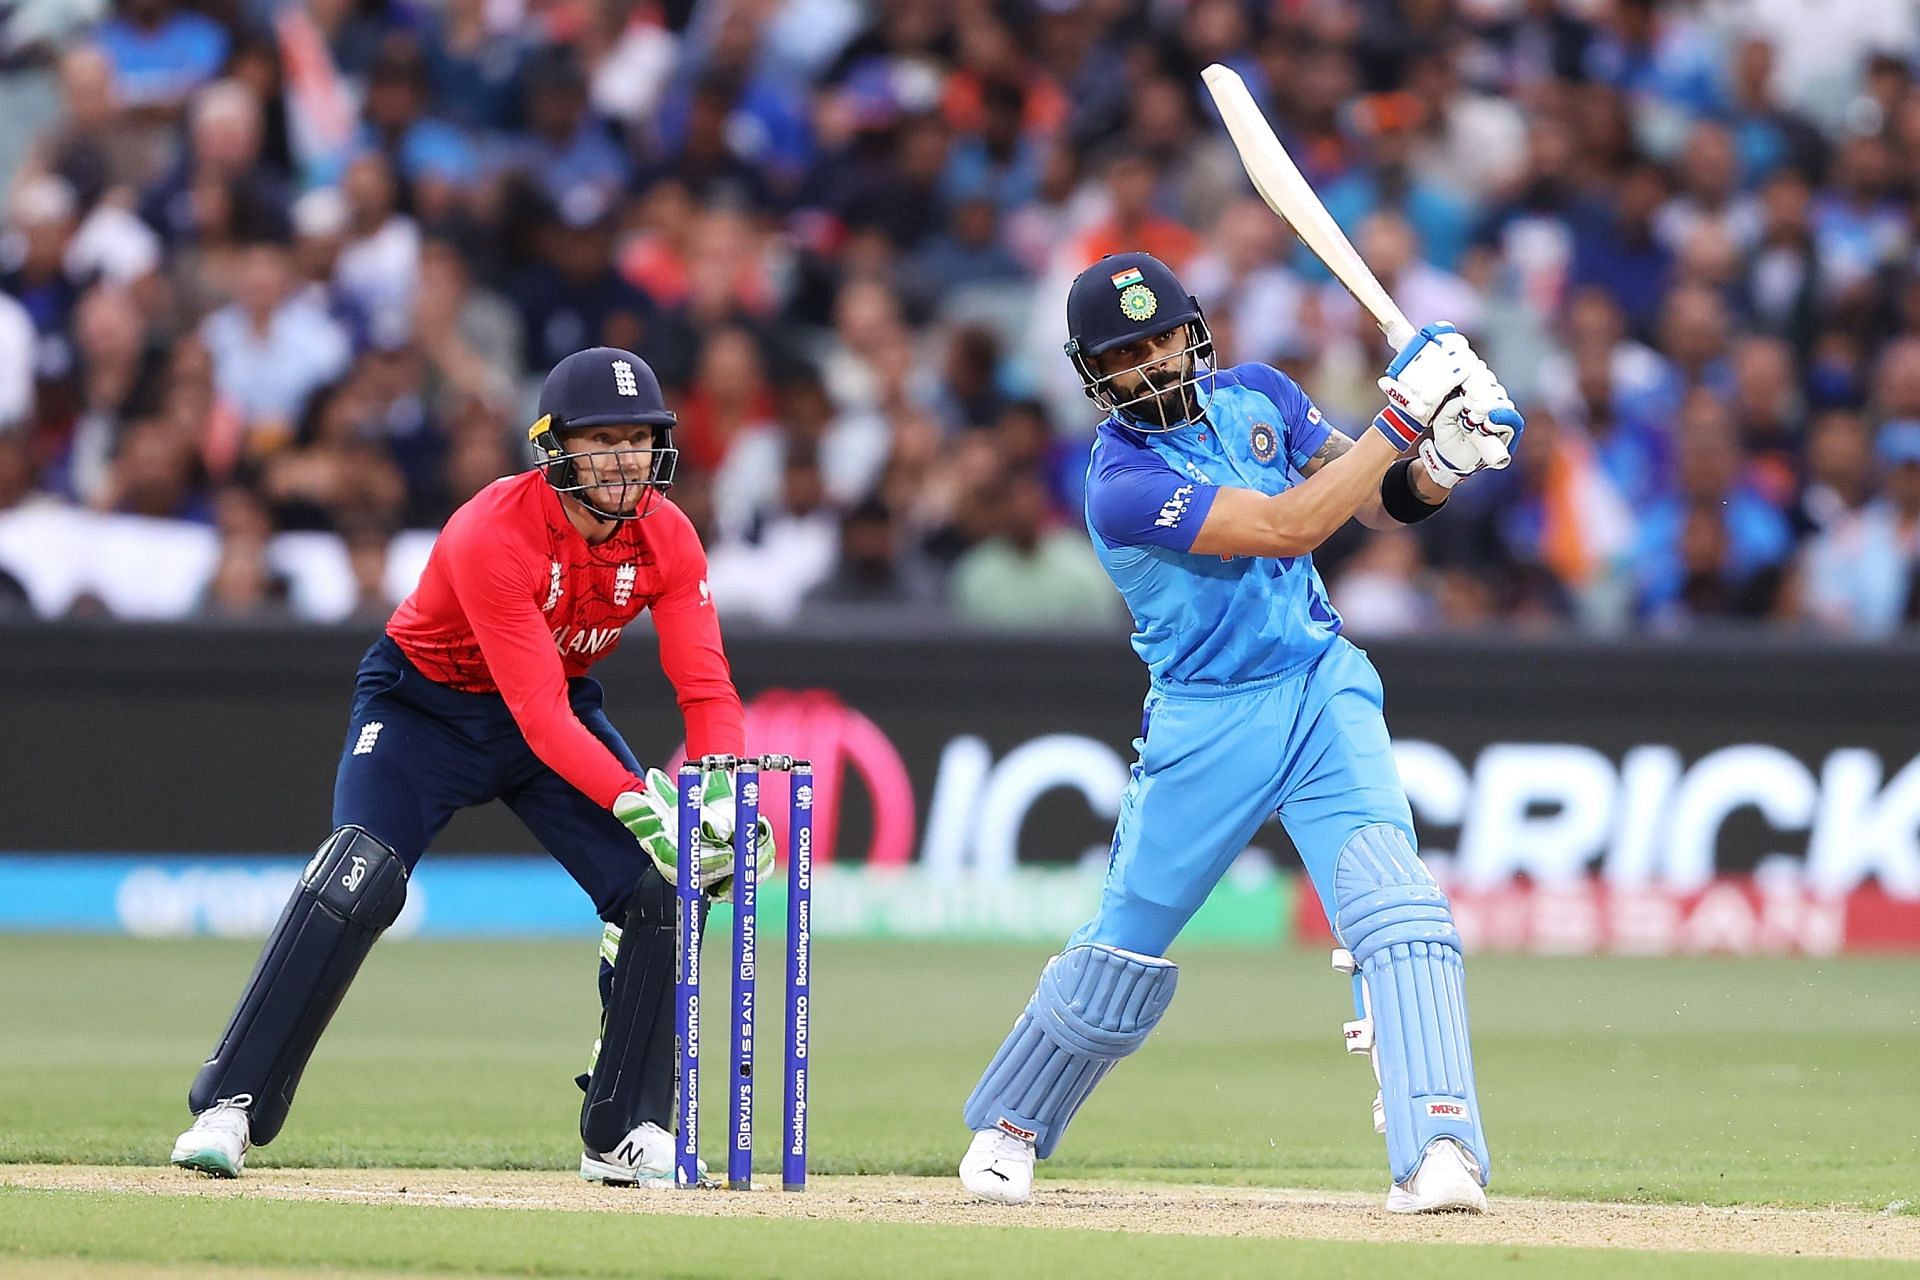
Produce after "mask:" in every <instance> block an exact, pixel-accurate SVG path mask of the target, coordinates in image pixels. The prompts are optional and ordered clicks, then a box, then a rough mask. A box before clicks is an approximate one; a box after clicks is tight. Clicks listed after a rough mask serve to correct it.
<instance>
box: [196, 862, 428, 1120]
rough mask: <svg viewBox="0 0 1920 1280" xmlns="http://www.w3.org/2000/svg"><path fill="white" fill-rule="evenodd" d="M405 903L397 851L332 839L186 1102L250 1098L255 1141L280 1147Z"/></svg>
mask: <svg viewBox="0 0 1920 1280" xmlns="http://www.w3.org/2000/svg"><path fill="white" fill-rule="evenodd" d="M406 901H407V866H406V863H405V862H403V861H402V860H401V858H400V856H399V855H398V854H396V853H394V852H393V850H391V849H389V848H387V846H386V845H384V844H382V843H380V841H378V840H376V839H374V838H373V836H371V835H369V834H368V833H367V832H365V831H363V830H362V829H360V828H359V827H342V828H340V829H339V830H338V831H336V832H334V833H333V834H332V835H330V836H328V837H327V840H326V843H324V844H322V845H321V846H320V849H319V852H317V853H315V854H314V855H313V860H312V861H311V862H309V863H307V869H306V871H305V872H304V873H303V874H302V875H301V877H300V885H299V887H298V888H296V889H295V890H294V891H293V896H292V897H291V898H289V899H288V900H287V905H286V908H285V909H284V910H282V911H281V913H280V919H279V921H278V923H276V924H275V925H274V926H273V932H272V934H270V935H269V936H268V938H267V944H266V946H265V947H264V948H262V949H261V952H260V959H259V961H258V963H256V964H255V965H254V967H253V976H252V977H251V978H250V979H248V981H247V987H246V990H245V991H244V992H243V993H242V994H241V996H240V1003H239V1004H238V1005H236V1006H235V1007H234V1011H233V1017H232V1018H231V1019H230V1020H229V1021H228V1022H227V1029H226V1031H225V1033H223V1034H222V1035H221V1037H220V1044H219V1046H218V1047H217V1048H216V1049H214V1051H213V1056H212V1057H210V1058H208V1059H207V1061H206V1063H205V1065H203V1066H202V1067H201V1068H200V1073H199V1075H197V1076H195V1077H194V1081H193V1088H192V1090H191V1091H190V1092H189V1093H188V1095H187V1102H188V1104H189V1105H190V1106H191V1107H192V1108H193V1109H194V1110H195V1111H196V1112H197V1111H204V1110H205V1109H206V1108H208V1107H210V1106H212V1105H213V1104H214V1103H215V1102H216V1101H218V1100H220V1099H222V1098H232V1097H238V1096H241V1095H249V1096H251V1097H252V1098H253V1104H252V1106H251V1107H249V1108H248V1119H249V1122H250V1123H249V1127H250V1136H251V1138H252V1140H253V1142H254V1143H255V1144H256V1145H261V1146H264V1145H265V1144H266V1143H269V1142H271V1141H273V1139H274V1137H275V1136H276V1135H277V1134H278V1133H279V1132H280V1126H281V1125H282V1124H283V1123H285V1121H286V1118H287V1109H288V1108H289V1107H290V1106H292V1105H293V1093H294V1090H295V1089H297V1088H299V1086H300V1073H301V1072H303V1071H305V1070H306V1067H307V1059H308V1058H310V1057H312V1056H313V1047H314V1045H315V1044H317V1043H318V1042H319V1040H320V1033H321V1032H323V1031H325V1030H326V1028H327V1023H328V1022H329V1021H331V1020H332V1018H333V1012H334V1010H335V1009H338V1008H339V1007H340V1000H341V997H343V996H345V995H346V993H347V987H348V985H349V984H351V983H352V982H353V977H354V975H355V974H356V973H358V972H359V971H360V965H361V962H362V961H364V960H365V959H366V958H367V952H368V951H370V950H372V949H373V943H374V940H375V939H376V938H378V937H379V936H380V935H381V934H382V933H384V932H385V931H386V930H387V928H388V927H389V926H391V925H392V924H393V922H394V921H395V920H396V919H398V918H399V916H400V909H401V907H403V906H405V905H406Z"/></svg>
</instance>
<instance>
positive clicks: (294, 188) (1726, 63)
mask: <svg viewBox="0 0 1920 1280" xmlns="http://www.w3.org/2000/svg"><path fill="white" fill-rule="evenodd" d="M1916 58H1920V22H1917V21H1916V13H1915V6H1914V5H1913V4H1911V3H1908V2H1907V0H1825V2H1824V3H1819V4H1810V3H1803V2H1800V0H1702V2H1701V3H1685V2H1680V0H1672V2H1669V0H1661V2H1659V3H1655V2H1653V0H1269V2H1265V3H1252V2H1242V0H947V2H946V3H940V4H932V3H925V2H924V0H866V2H862V0H306V2H305V3H292V2H290V0H289V2H286V3H281V2H277V0H112V2H109V0H40V2H39V3H35V4H29V5H24V6H14V7H11V8H8V7H0V60H4V61H3V62H0V65H3V66H4V68H5V70H4V71H3V72H0V77H4V78H5V79H7V80H9V81H11V82H12V83H11V86H10V90H9V94H8V97H7V107H8V110H9V111H10V112H12V113H15V114H16V122H15V123H14V124H13V125H11V126H10V128H11V129H12V130H14V131H16V132H21V136H22V139H23V141H28V142H29V145H27V146H26V147H25V148H24V150H23V151H22V153H21V154H20V155H18V157H17V163H16V164H15V165H14V169H13V172H12V174H11V178H10V181H9V182H8V185H7V194H6V200H5V208H4V237H3V238H0V612H4V611H6V610H7V608H8V607H9V605H11V607H12V608H14V609H17V610H21V611H28V612H35V613H39V614H42V615H52V616H66V615H71V614H88V613H107V614H117V615H122V616H142V617H149V616H192V615H210V616H232V617H273V616H281V615H288V616H296V617H306V618H318V619H340V618H349V617H354V618H374V617H379V616H384V613H385V611H386V610H388V609H390V608H391V606H392V604H393V603H394V601H395V600H396V599H397V598H398V596H399V595H400V594H403V593H404V592H405V591H406V589H407V587H408V585H409V584H410V583H411V581H412V579H413V576H414V575H417V573H418V569H419V564H420V562H421V557H422V556H423V555H424V551H425V547H426V546H427V545H428V543H429V542H430V533H429V532H425V531H430V530H432V529H433V528H434V527H436V526H437V525H438V523H439V522H441V521H442V520H444V518H445V517H446V516H447V514H448V513H449V512H450V511H452V510H453V509H454V507H456V506H457V505H458V504H459V503H461V502H462V501H464V500H465V499H466V498H467V497H469V496H470V495H471V494H473V493H474V492H476V491H477V490H478V489H479V488H481V487H482V486H484V485H485V484H487V483H488V482H489V481H491V480H493V479H494V478H496V477H498V476H501V475H504V474H507V473H510V472H512V471H516V470H519V469H521V468H523V467H525V466H526V465H527V463H528V455H527V452H526V441H525V426H526V423H527V421H528V420H529V418H530V412H531V405H532V400H533V397H534V394H535V392H536V391H537V388H538V384H539V379H540V376H541V375H542V374H543V373H544V372H545V370H546V369H547V368H548V367H550V366H551V365H552V364H553V363H554V362H556V361H557V360H559V359H560V358H561V357H562V356H564V355H566V354H567V353H569V352H571V351H573V350H575V349H578V348H580V347H583V346H588V345H593V344H595V343H605V344H608V345H615V346H622V347H627V348H630V349H633V350H635V351H638V352H639V353H640V354H641V355H643V356H644V357H645V358H646V359H647V360H648V361H650V362H651V363H652V364H653V366H654V367H655V369H656V370H657V371H658V372H659V374H660V376H661V380H662V382H663V384H664V385H665V386H666V387H667V389H668V395H669V402H670V403H671V404H672V405H673V406H674V407H675V408H676V409H677V410H678V412H679V414H680V421H681V428H680V431H679V440H678V443H679V444H680V446H681V449H682V458H681V466H680V471H679V476H680V478H679V480H678V481H677V482H676V484H675V487H674V493H673V497H674V499H675V500H676V501H677V502H679V503H680V504H681V505H682V506H683V507H684V508H685V509H686V510H687V511H688V513H689V515H691V516H692V518H693V519H694V521H695V523H696V524H697V525H698V527H699V528H700V530H701V532H702V534H703V535H704V537H705V539H706V541H707V545H708V547H709V550H710V554H711V559H712V567H713V578H712V580H713V587H714V592H715V595H716V598H717V599H718V600H719V601H720V603H721V607H722V609H723V611H724V612H725V613H726V615H727V616H728V617H729V618H730V619H735V620H745V619H753V620H756V621H759V622H762V623H765V624H767V625H774V626H780V625H788V624H793V623H796V622H798V623H803V624H804V623H807V622H809V621H816V622H821V623H823V624H824V625H834V622H835V620H836V619H842V620H846V621H847V624H848V625H857V624H858V622H859V620H860V619H863V618H868V617H871V616H872V615H873V614H874V613H875V611H888V612H895V611H899V610H902V609H906V610H913V611H919V612H920V613H921V614H923V615H924V616H926V617H929V618H938V619H946V618H952V619H956V620H959V621H961V622H964V623H969V624H974V625H981V626H989V627H1001V628H1009V629H1022V628H1049V627H1066V626H1106V627H1112V628H1118V627H1121V626H1123V625H1124V622H1123V618H1124V614H1123V610H1122V607H1121V604H1120V601H1119V599H1118V597H1117V595H1116V594H1115V593H1114V592H1113V590H1112V589H1111V587H1110V586H1109V585H1108V584H1107V583H1106V581H1105V579H1104V577H1103V575H1102V574H1101V572H1100V570H1099V568H1098V566H1097V564H1096V563H1095V562H1094V560H1093V558H1092V555H1091V552H1090V549H1089V547H1088V546H1087V540H1086V534H1085V531H1084V528H1083V526H1082V523H1081V515H1080V504H1081V491H1082V487H1083V485H1084V477H1083V471H1084V465H1085V454H1086V447H1087V443H1088V441H1089V439H1090V438H1091V434H1092V428H1093V426H1094V425H1095V423H1096V421H1097V420H1098V417H1099V416H1100V415H1099V413H1098V411H1097V410H1095V409H1094V408H1093V407H1092V406H1091V405H1090V404H1089V403H1088V402H1087V401H1086V400H1085V399H1084V397H1083V396H1082V394H1081V390H1080V387H1079V384H1078V381H1077V379H1076V378H1075V376H1074V374H1073V371H1072V368H1071V367H1070V365H1069V363H1068V362H1067V360H1066V359H1065V358H1064V357H1063V356H1062V355H1061V353H1060V343H1061V341H1062V340H1063V339H1064V336H1065V334H1064V321H1063V317H1062V315H1061V307H1062V300H1063V298H1064V295H1065V288H1066V284H1067V282H1068V281H1069V280H1070V279H1071V278H1072V276H1073V275H1074V274H1075V273H1076V272H1077V271H1078V270H1079V269H1080V268H1081V267H1083V266H1085V265H1086V264H1087V263H1088V262H1090V261H1091V260H1092V259H1094V258H1096V257H1098V256H1099V255H1100V254H1102V253H1107V252H1114V251H1118V250H1122V249H1129V248H1144V249H1148V250H1150V251H1152V252H1154V253H1156V254H1158V255H1159V256H1160V257H1162V258H1163V259H1165V260H1166V261H1167V262H1169V263H1170V264H1171V265H1172V266H1173V267H1174V268H1175V270H1176V271H1178V272H1180V273H1181V274H1182V276H1183V279H1184V280H1185V281H1186V282H1187V283H1188V285H1189V287H1190V288H1191V289H1192V290H1193V291H1194V292H1195V293H1196V294H1197V295H1198V296H1199V298H1200V300H1201V302H1202V304H1203V305H1204V306H1205V307H1206V309H1207V312H1208V315H1209V319H1210V320H1211V322H1212V325H1213V328H1214V333H1215V336H1216V339H1217V341H1218V345H1219V347H1220V350H1221V351H1222V353H1223V356H1224V357H1225V360H1226V362H1228V363H1236V362H1239V361H1247V360H1257V361H1264V362H1268V363H1272V364H1275V365H1278V366H1279V367H1281V368H1283V369H1286V370H1287V371H1288V372H1289V373H1291V374H1292V375H1293V376H1294V377H1295V378H1296V379H1298V380H1299V381H1300V382H1301V383H1302V384H1303V385H1304V386H1305V387H1306V388H1307V389H1308V390H1309V392H1310V393H1311V394H1312V395H1313V396H1314V397H1315V399H1316V401H1317V402H1318V404H1319V405H1320V407H1321V408H1322V409H1323V410H1324V411H1325V413H1326V414H1327V416H1328V417H1329V418H1330V419H1331V420H1332V421H1334V422H1335V423H1336V424H1341V425H1343V426H1345V427H1346V429H1347V430H1348V431H1349V432H1350V433H1357V431H1358V430H1359V429H1360V428H1361V427H1362V426H1364V424H1365V423H1366V422H1367V421H1368V419H1369V418H1370V417H1371V416H1372V414H1373V412H1374V410H1375V408H1376V407H1377V395H1378V393H1377V391H1376V390H1375V388H1374V385H1373V384H1374V379H1375V377H1376V376H1377V374H1378V371H1379V366H1380V365H1381V364H1382V362H1383V360H1384V348H1383V346H1382V344H1381V342H1380V340H1379V335H1378V334H1377V332H1374V331H1373V330H1372V329H1371V327H1370V325H1369V323H1368V321H1367V320H1366V319H1365V317H1364V316H1363V315H1362V314H1361V313H1360V312H1359V311H1358V309H1357V308H1356V307H1355V306H1354V305H1353V304H1352V303H1351V301H1350V300H1349V299H1348V298H1347V297H1346V296H1345V294H1344V293H1342V292H1341V291H1340V290H1339V288H1338V287H1337V286H1336V285H1335V284H1334V283H1333V282H1332V281H1331V279H1330V278H1329V277H1328V276H1327V275H1326V273H1325V272H1324V270H1322V269H1321V268H1320V267H1319V266H1318V265H1317V264H1316V263H1315V262H1313V260H1312V259H1311V258H1310V256H1308V255H1307V254H1306V253H1305V252H1304V250H1302V249H1301V248H1300V247H1299V246H1298V245H1297V244H1295V243H1294V242H1293V241H1292V240H1291V238H1290V237H1289V235H1288V233H1287V232H1286V230H1285V228H1284V227H1283V226H1282V225H1280V224H1279V223H1278V222H1277V221H1276V220H1275V219H1274V217H1273V216H1272V215H1271V214H1270V213H1269V212H1268V211H1267V210H1266V208H1265V206H1264V205H1262V204H1261V203H1260V202H1259V201H1258V200H1257V199H1255V198H1254V197H1253V196H1252V194H1251V190H1250V188H1249V186H1248V184H1247V180H1246V177H1245V174H1244V172H1243V171H1242V170H1241V168H1240V166H1239V163H1238V160H1237V158H1236V156H1235V155H1234V153H1233V151H1232V148H1231V146H1230V145H1229V144H1228V143H1227V141H1226V139H1225V136H1224V133H1223V131H1222V130H1221V129H1220V127H1219V124H1218V121H1217V119H1216V118H1215V116H1214V114H1213V111H1212V108H1211V105H1210V103H1209V102H1208V101H1207V100H1206V99H1205V95H1204V93H1203V92H1202V91H1201V83H1200V79H1199V75H1198V73H1199V70H1200V68H1201V67H1203V66H1205V65H1206V64H1208V63H1211V62H1215V61H1219V62H1225V63H1227V64H1228V65H1230V66H1233V67H1234V68H1236V69H1237V70H1239V71H1240V72H1241V74H1242V75H1243V76H1244V77H1245V78H1246V80H1247V81H1248V83H1249V84H1250V85H1251V86H1252V87H1253V89H1254V91H1255V93H1256V95H1257V96H1258V97H1259V98H1260V99H1261V100H1262V102H1263V104H1264V106H1265V107H1266V109H1267V111H1268V114H1269V116H1270V118H1271V119H1272V120H1273V121H1274V123H1275V126H1276V128H1277V129H1278V130H1279V132H1280V133H1281V136H1282V137H1283V139H1284V140H1285V141H1286V143H1287V145H1288V148H1289V150H1290V151H1291V152H1292V154H1293V155H1294V156H1295V157H1296V159H1298V160H1299V162H1300V163H1301V166H1302V168H1303V169H1304V170H1305V171H1306V173H1307V176H1308V178H1309V179H1310V180H1311V181H1312V183H1313V184H1314V186H1315V188H1316V189H1317V190H1318V191H1320V192H1321V193H1322V195H1323V196H1324V198H1325V200H1326V202H1327V204H1328V205H1329V207H1330V208H1331V209H1332V210H1333V211H1334V213H1335V214H1336V216H1337V217H1338V218H1339V219H1340V220H1341V222H1342V223H1343V225H1345V226H1346V227H1347V228H1348V229H1349V232H1350V234H1352V235H1353V237H1354V238H1355V240H1356V243H1358V244H1359V246H1360V247H1361V250H1362V252H1363V254H1364V255H1365V256H1366V258H1367V259H1368V261H1369V262H1370V263H1371V264H1372V265H1373V266H1374V268H1375V270H1376V272H1377V274H1379V275H1380V277H1381V278H1382V280H1383V281H1384V282H1385V283H1386V285H1387V286H1388V288H1389V289H1390V290H1391V291H1392V292H1393V294H1394V295H1395V297H1396V298H1397V299H1398V300H1399V301H1400V303H1401V304H1402V306H1403V308H1404V309H1405V310H1406V312H1407V313H1408V314H1409V316H1410V317H1411V318H1412V319H1413V320H1414V321H1415V322H1416V323H1420V322H1423V321H1427V320H1434V319H1449V320H1452V321H1454V322H1456V323H1457V324H1459V325H1460V326H1461V327H1462V328H1463V329H1465V330H1467V331H1468V332H1469V333H1471V334H1472V335H1473V336H1474V339H1475V343H1476V346H1478V347H1479V348H1480V349H1481V350H1482V351H1483V352H1484V353H1485V354H1486V355H1487V357H1488V359H1489V361H1490V362H1491V363H1492V364H1493V365H1494V367H1495V368H1496V369H1497V370H1498V371H1499V372H1500V373H1501V375H1502V376H1503V378H1504V379H1505V380H1506V382H1507V384H1508V386H1509V387H1510V388H1511V389H1512V390H1513V392H1514V394H1515V397H1516V399H1517V400H1518V401H1519V403H1520V404H1521V406H1522V408H1523V409H1524V411H1525V412H1526V414H1527V418H1528V424H1529V425H1528V429H1527V433H1526V437H1525V440H1524V443H1523V445H1522V447H1521V450H1520V453H1519V458H1518V461H1517V462H1516V463H1515V465H1514V466H1513V467H1512V468H1511V469H1509V470H1508V471H1505V472H1502V473H1498V474H1494V475H1483V476H1480V477H1476V478H1475V480H1474V481H1473V482H1471V483H1470V484H1468V485H1466V486H1463V488H1462V489H1461V491H1460V493H1459V494H1458V496H1457V497H1456V498H1455V499H1454V501H1453V503H1452V507H1451V509H1450V510H1449V512H1448V513H1447V515H1446V517H1445V518H1443V519H1439V520H1434V521H1429V522H1427V523H1425V524H1423V525H1421V526H1420V527H1419V528H1418V529H1417V530H1412V531H1407V532H1402V533H1392V534H1370V533H1368V532H1367V531H1365V530H1362V529H1359V528H1358V527H1357V526H1352V527H1350V528H1349V529H1348V530H1347V531H1346V532H1344V533H1343V534H1341V535H1340V536H1339V537H1338V538H1337V539H1336V540H1335V542H1333V543H1332V544H1330V545H1329V546H1328V547H1327V548H1325V549H1324V552H1323V553H1322V554H1321V555H1320V556H1319V557H1318V559H1319V561H1320V563H1321V565H1322V570H1323V572H1324V573H1325V574H1326V576H1327V578H1328V580H1329V582H1330V583H1331V586H1332V591H1333V595H1334V600H1335V604H1336V606H1337V607H1339V608H1340V609H1341V610H1342V612H1343V613H1344V615H1345V616H1346V618H1347V620H1348V623H1349V626H1350V627H1351V629H1352V630H1354V631H1355V632H1356V633H1358V634H1361V635H1381V634H1389V633H1395V632H1408V631H1422V630H1431V629H1440V628H1470V627H1483V626H1489V625H1501V626H1509V627H1511V626H1536V627H1556V626H1558V627H1579V628H1582V629H1587V630H1591V631H1599V632H1619V631H1624V630H1656V631H1672V630H1679V629H1686V628H1690V627H1701V626H1709V625H1713V624H1716V623H1719V622H1723V621H1740V620H1749V621H1751V620H1764V621H1768V622H1771V623H1772V624H1774V625H1777V626H1800V627H1806V628H1811V629H1815V630H1819V631H1821V632H1832V633H1844V634H1854V635H1865V636H1879V635H1886V634H1889V633H1892V632H1895V631H1897V630H1899V629H1901V628H1903V627H1908V626H1913V625H1917V624H1920V589H1916V581H1915V579H1916V571H1917V570H1920V223H1917V222H1916V213H1917V212H1920V85H1917V84H1916V82H1915V68H1916ZM35 118H37V119H40V120H41V121H42V123H40V124H37V125H35V126H33V127H32V128H31V129H30V130H28V129H25V126H24V125H23V124H21V123H20V122H21V121H25V120H28V119H35Z"/></svg>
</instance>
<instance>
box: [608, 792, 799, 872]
mask: <svg viewBox="0 0 1920 1280" xmlns="http://www.w3.org/2000/svg"><path fill="white" fill-rule="evenodd" d="M646 781H647V789H646V790H645V791H623V792H621V793H620V794H619V796H617V797H616V798H615V799H614V802H613V815H614V817H616V818H618V819H620V821H621V822H622V823H623V824H624V825H625V826H626V828H627V830H628V831H631V832H632V833H633V838H634V839H635V840H637V841H639V842H640V847H641V849H643V850H645V852H646V855H647V856H648V857H649V858H651V859H653V865H654V866H656V867H658V868H659V869H660V874H661V875H662V876H665V877H666V879H667V883H669V884H677V883H679V865H680V848H679V845H680V839H679V835H680V793H679V789H678V788H677V787H675V786H674V784H673V779H672V778H669V777H668V776H667V775H666V774H665V773H664V772H662V771H661V770H659V769H649V770H647V779H646ZM700 801H701V803H700V834H699V836H698V838H697V841H696V843H697V844H698V845H699V851H698V855H697V858H696V866H695V871H694V874H695V876H696V877H697V879H698V883H699V885H700V887H701V889H702V890H704V891H705V892H706V893H707V894H708V895H709V896H711V897H713V898H715V899H718V900H722V901H724V900H725V899H726V898H728V897H729V896H730V895H731V893H732V889H733V821H734V800H733V775H732V774H731V773H728V772H726V771H725V770H714V771H712V772H710V773H708V774H707V780H706V784H705V787H704V788H703V790H702V794H701V797H700ZM753 843H754V869H755V872H756V874H759V873H764V872H766V871H767V870H768V869H769V868H771V867H772V866H773V859H774V847H773V824H772V823H771V822H769V821H767V819H766V818H765V817H764V816H763V817H762V818H761V819H760V821H759V822H758V823H757V824H756V825H755V827H754V842H753Z"/></svg>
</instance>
